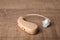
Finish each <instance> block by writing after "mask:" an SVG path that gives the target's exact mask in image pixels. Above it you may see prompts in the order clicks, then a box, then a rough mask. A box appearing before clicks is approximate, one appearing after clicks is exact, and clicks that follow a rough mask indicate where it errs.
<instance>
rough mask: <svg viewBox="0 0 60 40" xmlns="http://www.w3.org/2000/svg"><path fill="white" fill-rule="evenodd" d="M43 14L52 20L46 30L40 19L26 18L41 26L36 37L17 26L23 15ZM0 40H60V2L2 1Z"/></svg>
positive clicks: (51, 0) (37, 0)
mask: <svg viewBox="0 0 60 40" xmlns="http://www.w3.org/2000/svg"><path fill="white" fill-rule="evenodd" d="M30 13H36V14H41V15H44V16H47V17H48V18H50V19H51V25H50V27H48V28H46V29H44V28H43V27H42V25H41V19H40V18H39V17H38V18H36V17H30V18H26V20H27V21H31V22H35V23H37V24H38V25H39V29H40V30H39V32H38V33H37V34H36V35H29V34H28V33H26V32H24V31H22V30H21V29H19V27H18V26H17V19H18V17H19V16H21V15H26V14H30ZM0 40H60V0H0Z"/></svg>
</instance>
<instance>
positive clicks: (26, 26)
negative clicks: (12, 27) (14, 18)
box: [18, 14, 50, 34]
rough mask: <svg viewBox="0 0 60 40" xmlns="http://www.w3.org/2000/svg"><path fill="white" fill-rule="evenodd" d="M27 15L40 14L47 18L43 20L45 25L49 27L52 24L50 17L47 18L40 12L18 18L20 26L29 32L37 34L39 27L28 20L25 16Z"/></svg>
mask: <svg viewBox="0 0 60 40" xmlns="http://www.w3.org/2000/svg"><path fill="white" fill-rule="evenodd" d="M27 16H40V17H43V18H45V20H43V21H42V24H43V25H42V26H43V27H45V28H46V27H48V26H49V25H50V20H49V19H48V18H46V17H45V16H42V15H39V14H28V15H25V16H20V17H19V18H18V26H19V27H20V28H21V29H22V30H24V31H25V32H27V33H29V34H35V33H36V32H37V29H38V25H37V24H35V23H32V22H28V21H25V20H24V18H25V17H27Z"/></svg>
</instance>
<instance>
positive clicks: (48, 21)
mask: <svg viewBox="0 0 60 40" xmlns="http://www.w3.org/2000/svg"><path fill="white" fill-rule="evenodd" d="M27 16H40V17H43V18H44V19H45V20H43V21H42V26H43V27H45V28H46V27H48V26H49V25H50V22H51V21H50V20H49V18H47V17H45V16H43V15H40V14H27V15H25V16H24V18H25V17H27Z"/></svg>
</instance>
